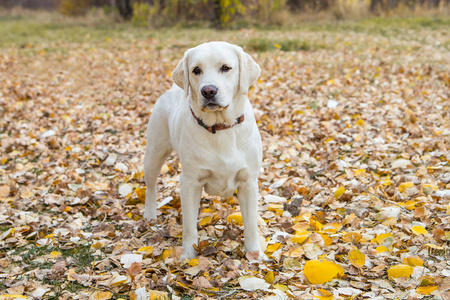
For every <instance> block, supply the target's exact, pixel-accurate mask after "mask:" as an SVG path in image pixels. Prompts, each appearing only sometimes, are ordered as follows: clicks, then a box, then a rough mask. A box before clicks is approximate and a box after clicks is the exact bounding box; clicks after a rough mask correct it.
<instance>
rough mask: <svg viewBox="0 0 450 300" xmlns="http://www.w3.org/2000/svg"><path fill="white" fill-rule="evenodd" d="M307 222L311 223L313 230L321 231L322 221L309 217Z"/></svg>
mask: <svg viewBox="0 0 450 300" xmlns="http://www.w3.org/2000/svg"><path fill="white" fill-rule="evenodd" d="M309 223H310V224H311V226H312V228H313V229H314V230H315V231H321V230H322V228H323V225H322V223H320V222H319V221H317V220H313V219H310V220H309Z"/></svg>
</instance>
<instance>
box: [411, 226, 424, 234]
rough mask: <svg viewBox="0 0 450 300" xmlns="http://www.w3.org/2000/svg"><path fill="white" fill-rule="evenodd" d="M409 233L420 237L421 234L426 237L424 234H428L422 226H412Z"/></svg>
mask: <svg viewBox="0 0 450 300" xmlns="http://www.w3.org/2000/svg"><path fill="white" fill-rule="evenodd" d="M411 231H412V232H413V233H414V234H415V235H421V234H423V235H426V234H428V231H427V230H426V229H425V228H423V227H422V226H413V227H412V228H411Z"/></svg>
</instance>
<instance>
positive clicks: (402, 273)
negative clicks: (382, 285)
mask: <svg viewBox="0 0 450 300" xmlns="http://www.w3.org/2000/svg"><path fill="white" fill-rule="evenodd" d="M412 272H413V267H411V266H408V265H404V264H398V265H395V266H391V267H390V268H389V269H388V270H387V275H388V277H389V278H391V279H392V278H400V277H409V276H411V274H412Z"/></svg>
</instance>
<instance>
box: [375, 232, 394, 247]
mask: <svg viewBox="0 0 450 300" xmlns="http://www.w3.org/2000/svg"><path fill="white" fill-rule="evenodd" d="M388 237H394V236H393V235H392V233H382V234H379V235H377V237H376V238H375V239H376V241H377V243H378V244H379V245H381V243H383V241H384V240H385V239H386V238H388Z"/></svg>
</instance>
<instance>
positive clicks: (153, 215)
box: [144, 210, 156, 222]
mask: <svg viewBox="0 0 450 300" xmlns="http://www.w3.org/2000/svg"><path fill="white" fill-rule="evenodd" d="M144 219H145V220H146V221H148V222H150V221H151V220H156V211H154V212H152V211H147V210H145V211H144Z"/></svg>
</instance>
